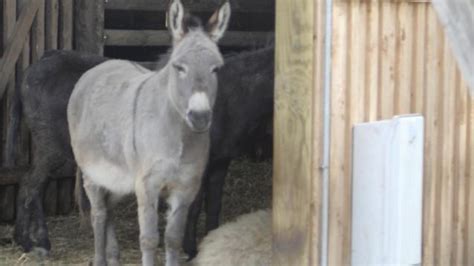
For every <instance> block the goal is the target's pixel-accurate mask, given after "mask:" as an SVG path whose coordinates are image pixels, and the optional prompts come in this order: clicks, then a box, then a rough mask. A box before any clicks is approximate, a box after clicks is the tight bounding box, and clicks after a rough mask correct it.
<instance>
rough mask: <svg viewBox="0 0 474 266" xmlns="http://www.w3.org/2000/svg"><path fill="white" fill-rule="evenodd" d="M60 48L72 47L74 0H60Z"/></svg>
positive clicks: (67, 48) (68, 48)
mask: <svg viewBox="0 0 474 266" xmlns="http://www.w3.org/2000/svg"><path fill="white" fill-rule="evenodd" d="M59 14H60V17H59V32H60V34H59V48H60V49H65V50H71V49H72V42H73V34H74V32H73V30H74V1H73V0H60V1H59Z"/></svg>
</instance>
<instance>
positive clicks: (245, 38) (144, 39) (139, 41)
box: [105, 30, 273, 46]
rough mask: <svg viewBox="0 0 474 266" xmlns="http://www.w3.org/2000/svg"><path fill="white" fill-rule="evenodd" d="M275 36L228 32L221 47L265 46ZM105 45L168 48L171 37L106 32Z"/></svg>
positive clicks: (141, 32) (142, 32) (166, 34)
mask: <svg viewBox="0 0 474 266" xmlns="http://www.w3.org/2000/svg"><path fill="white" fill-rule="evenodd" d="M271 36H273V33H272V32H244V31H229V32H227V33H226V34H225V35H224V37H223V38H222V40H221V41H219V45H221V46H254V45H260V44H265V43H266V42H267V41H268V40H269V39H270V38H271ZM105 38H106V41H105V44H106V45H117V46H167V45H170V44H171V36H170V34H169V32H168V31H166V30H105Z"/></svg>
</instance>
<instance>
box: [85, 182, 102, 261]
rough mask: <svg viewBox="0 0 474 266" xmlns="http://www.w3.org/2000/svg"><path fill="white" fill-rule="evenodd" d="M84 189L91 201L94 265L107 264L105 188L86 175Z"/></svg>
mask: <svg viewBox="0 0 474 266" xmlns="http://www.w3.org/2000/svg"><path fill="white" fill-rule="evenodd" d="M84 189H85V190H86V193H87V196H88V197H89V201H90V203H91V222H92V228H93V230H94V250H95V252H94V266H99V265H100V266H101V265H104V266H105V265H107V263H106V226H107V203H106V197H105V196H106V193H105V191H104V189H103V188H101V187H99V186H97V185H96V184H94V183H93V182H92V181H91V180H90V179H89V177H87V176H86V175H84Z"/></svg>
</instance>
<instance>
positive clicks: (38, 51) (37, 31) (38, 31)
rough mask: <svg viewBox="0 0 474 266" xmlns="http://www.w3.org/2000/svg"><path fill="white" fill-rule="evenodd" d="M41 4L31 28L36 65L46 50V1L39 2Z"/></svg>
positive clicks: (32, 57)
mask: <svg viewBox="0 0 474 266" xmlns="http://www.w3.org/2000/svg"><path fill="white" fill-rule="evenodd" d="M37 2H38V3H39V7H38V13H37V14H36V17H35V20H34V22H33V25H32V26H31V61H32V62H33V63H34V62H36V61H38V60H39V59H40V58H41V56H43V53H44V48H45V31H44V22H45V21H44V13H45V0H37Z"/></svg>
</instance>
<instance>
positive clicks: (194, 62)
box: [167, 0, 230, 132]
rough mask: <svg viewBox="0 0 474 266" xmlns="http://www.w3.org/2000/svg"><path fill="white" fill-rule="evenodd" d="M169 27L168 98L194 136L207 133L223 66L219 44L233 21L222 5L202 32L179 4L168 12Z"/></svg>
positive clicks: (227, 6)
mask: <svg viewBox="0 0 474 266" xmlns="http://www.w3.org/2000/svg"><path fill="white" fill-rule="evenodd" d="M168 14H169V16H168V25H169V28H170V31H171V35H172V38H173V52H172V53H171V58H170V60H169V62H168V65H167V66H168V69H169V88H168V90H169V92H170V94H169V96H170V97H171V101H172V102H173V103H174V106H175V108H176V109H177V111H178V113H180V114H181V116H182V117H183V119H184V120H185V121H186V124H187V125H188V126H189V127H190V128H191V130H193V131H195V132H204V131H207V130H208V129H209V127H210V125H211V121H212V109H213V106H214V102H215V99H216V94H217V70H218V69H219V68H220V67H221V66H222V65H223V64H224V60H223V58H222V55H221V53H220V52H219V48H218V47H217V44H216V43H217V41H218V40H219V39H220V38H221V37H222V36H223V34H224V32H225V30H226V28H227V24H228V22H229V18H230V5H229V3H225V4H223V5H222V6H221V7H220V8H219V9H218V10H216V12H215V13H214V14H213V15H212V17H211V18H210V19H209V22H208V23H207V25H206V27H205V28H203V27H202V26H201V23H200V22H199V20H198V19H197V18H194V17H191V16H188V15H185V13H184V9H183V6H182V4H181V2H180V1H179V0H173V1H172V3H171V5H170V8H169V13H168Z"/></svg>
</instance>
